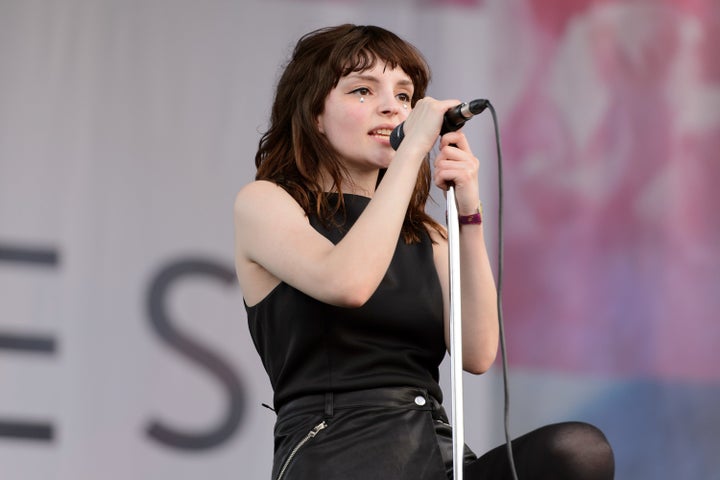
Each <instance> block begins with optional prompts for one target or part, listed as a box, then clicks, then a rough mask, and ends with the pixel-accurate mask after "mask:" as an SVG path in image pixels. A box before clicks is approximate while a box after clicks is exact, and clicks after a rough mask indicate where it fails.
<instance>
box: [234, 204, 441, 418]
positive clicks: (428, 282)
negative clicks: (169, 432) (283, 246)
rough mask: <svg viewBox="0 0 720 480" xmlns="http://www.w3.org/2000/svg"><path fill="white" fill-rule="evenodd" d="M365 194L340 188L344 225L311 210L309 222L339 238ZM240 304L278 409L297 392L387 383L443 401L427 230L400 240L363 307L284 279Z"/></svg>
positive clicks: (436, 285)
mask: <svg viewBox="0 0 720 480" xmlns="http://www.w3.org/2000/svg"><path fill="white" fill-rule="evenodd" d="M369 201H370V199H369V198H366V197H360V196H356V195H349V194H346V195H345V205H346V219H345V220H344V225H343V226H342V228H334V227H333V228H330V229H326V228H324V227H323V226H321V225H320V222H319V221H317V219H315V218H312V217H311V218H310V223H311V225H312V226H313V227H314V228H315V229H316V230H317V231H318V232H319V233H321V234H322V235H324V236H325V237H326V238H328V239H329V240H330V241H332V242H333V243H335V244H337V243H338V242H339V241H340V240H341V239H342V237H343V235H344V233H345V232H347V230H348V229H349V228H350V227H351V226H352V225H353V224H354V223H355V221H356V220H357V219H358V217H359V216H360V214H361V213H362V211H363V210H364V209H365V207H366V206H367V204H368V202H369ZM338 220H340V221H342V218H341V217H339V218H338ZM348 275H352V272H348ZM245 308H246V310H247V316H248V323H249V327H250V334H251V336H252V339H253V342H254V343H255V348H256V349H257V351H258V353H259V354H260V357H261V359H262V362H263V365H264V366H265V370H266V371H267V373H268V376H269V377H270V383H271V384H272V387H273V390H274V392H275V393H274V403H275V408H276V410H277V409H279V408H280V407H282V405H283V404H285V403H286V402H287V401H289V400H292V399H294V398H297V397H300V396H303V395H308V394H317V393H325V392H342V391H349V390H360V389H367V388H376V387H387V386H414V387H421V388H425V389H427V390H428V391H429V393H430V394H432V395H433V396H435V397H436V398H437V399H438V400H439V401H442V392H441V391H440V386H439V385H438V366H439V365H440V362H441V361H442V359H443V357H444V355H445V342H444V337H443V321H442V316H443V308H442V293H441V290H440V282H439V280H438V276H437V271H436V270H435V264H434V263H433V252H432V243H431V241H430V237H429V236H428V235H427V234H426V235H423V236H422V241H421V243H419V244H413V245H407V244H406V243H405V242H404V241H403V240H402V239H400V240H399V241H398V244H397V247H396V250H395V254H394V256H393V259H392V262H391V264H390V267H389V268H388V271H387V272H386V273H385V277H384V278H383V280H382V282H381V283H380V286H379V287H378V289H377V290H376V291H375V293H374V294H373V295H372V297H371V298H370V299H369V300H368V302H367V303H365V305H363V306H362V307H359V308H341V307H335V306H332V305H328V304H326V303H322V302H320V301H318V300H315V299H313V298H312V297H309V296H308V295H305V294H304V293H302V292H300V291H299V290H297V289H295V288H293V287H291V286H289V285H287V284H286V283H284V282H283V283H280V284H279V285H278V286H277V287H275V288H274V289H273V290H272V292H270V293H269V294H268V295H267V296H266V297H265V298H264V299H263V300H262V301H260V302H259V303H258V304H257V305H254V306H252V307H249V306H247V304H246V305H245Z"/></svg>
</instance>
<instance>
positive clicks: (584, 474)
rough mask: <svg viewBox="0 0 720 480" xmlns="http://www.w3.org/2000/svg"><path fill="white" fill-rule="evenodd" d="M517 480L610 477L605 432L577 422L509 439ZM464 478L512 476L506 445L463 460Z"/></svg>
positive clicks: (596, 479)
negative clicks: (470, 460) (511, 440)
mask: <svg viewBox="0 0 720 480" xmlns="http://www.w3.org/2000/svg"><path fill="white" fill-rule="evenodd" d="M512 446H513V456H514V458H515V466H516V468H517V474H518V478H519V480H612V478H613V477H614V473H615V461H614V459H613V452H612V448H611V447H610V444H609V443H608V441H607V439H606V438H605V435H603V433H602V432H601V431H600V430H598V429H597V428H596V427H594V426H592V425H590V424H587V423H580V422H568V423H558V424H553V425H547V426H545V427H542V428H539V429H537V430H534V431H532V432H530V433H528V434H526V435H523V436H522V437H519V438H517V439H515V440H513V442H512ZM465 476H466V478H467V479H468V480H480V479H483V480H486V479H493V480H495V479H503V480H504V479H508V480H510V479H511V478H512V476H511V473H510V465H509V464H508V459H507V451H506V446H505V445H501V446H499V447H497V448H495V449H493V450H491V451H489V452H488V453H486V454H485V455H483V456H482V457H480V458H478V459H477V460H475V461H474V462H472V463H469V464H466V466H465Z"/></svg>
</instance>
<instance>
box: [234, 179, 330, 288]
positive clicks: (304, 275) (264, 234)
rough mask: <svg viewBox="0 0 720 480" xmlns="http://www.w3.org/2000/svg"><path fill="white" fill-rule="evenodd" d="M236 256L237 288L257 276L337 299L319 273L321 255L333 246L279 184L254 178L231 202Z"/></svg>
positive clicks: (321, 272)
mask: <svg viewBox="0 0 720 480" xmlns="http://www.w3.org/2000/svg"><path fill="white" fill-rule="evenodd" d="M234 218H235V257H236V268H237V270H238V277H239V279H240V283H241V287H242V286H245V287H246V288H249V284H251V283H252V282H255V281H261V282H262V281H265V282H267V281H270V282H272V281H273V280H272V279H275V280H274V281H275V283H279V282H280V281H283V282H286V283H288V284H289V285H292V286H293V287H295V288H297V289H298V290H301V291H303V292H304V293H307V294H308V295H310V296H313V297H315V298H317V299H319V300H322V301H331V302H332V301H335V302H337V299H334V298H333V293H332V291H331V290H330V289H328V288H326V287H325V285H326V284H327V282H326V281H324V279H323V278H322V276H323V274H324V273H326V272H325V271H324V269H323V259H324V257H325V256H327V255H328V254H329V252H330V250H331V249H332V248H333V244H332V242H330V241H329V240H328V239H327V238H325V237H324V236H323V235H321V234H320V233H318V232H317V231H316V230H315V229H314V228H313V227H312V226H311V225H310V222H309V221H308V218H307V216H306V215H305V212H304V211H303V209H302V208H301V207H300V205H298V203H297V202H296V201H295V200H294V199H293V198H292V197H291V196H290V195H289V194H288V193H287V192H286V191H285V190H283V189H282V188H281V187H279V186H277V185H275V184H273V183H270V182H267V181H256V182H253V183H250V184H249V185H247V186H245V187H244V188H243V189H242V190H241V191H240V192H239V193H238V195H237V197H236V199H235V205H234Z"/></svg>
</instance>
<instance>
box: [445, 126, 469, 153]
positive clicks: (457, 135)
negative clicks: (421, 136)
mask: <svg viewBox="0 0 720 480" xmlns="http://www.w3.org/2000/svg"><path fill="white" fill-rule="evenodd" d="M447 145H456V146H457V147H458V148H460V149H462V150H470V144H469V143H468V140H467V137H465V134H464V133H463V132H462V131H460V130H458V131H455V132H448V133H446V134H445V135H443V136H442V137H441V138H440V148H443V147H445V146H447Z"/></svg>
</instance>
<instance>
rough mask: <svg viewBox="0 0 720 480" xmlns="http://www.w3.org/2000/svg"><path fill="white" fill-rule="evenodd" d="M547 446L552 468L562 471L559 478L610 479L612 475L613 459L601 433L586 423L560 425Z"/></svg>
mask: <svg viewBox="0 0 720 480" xmlns="http://www.w3.org/2000/svg"><path fill="white" fill-rule="evenodd" d="M556 433H557V434H556V435H553V439H552V441H551V442H549V443H550V444H549V445H547V447H548V450H549V452H548V453H549V456H550V458H552V459H553V460H554V463H555V466H556V468H557V469H558V473H560V471H562V472H564V475H563V474H561V475H560V477H559V478H573V479H586V480H601V479H602V480H610V479H612V478H613V477H614V474H615V459H614V455H613V451H612V447H611V446H610V442H608V440H607V438H606V437H605V434H604V433H603V432H602V431H601V430H600V429H598V428H597V427H595V426H594V425H590V424H588V423H583V422H569V423H565V424H561V426H560V428H559V431H557V432H556Z"/></svg>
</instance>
